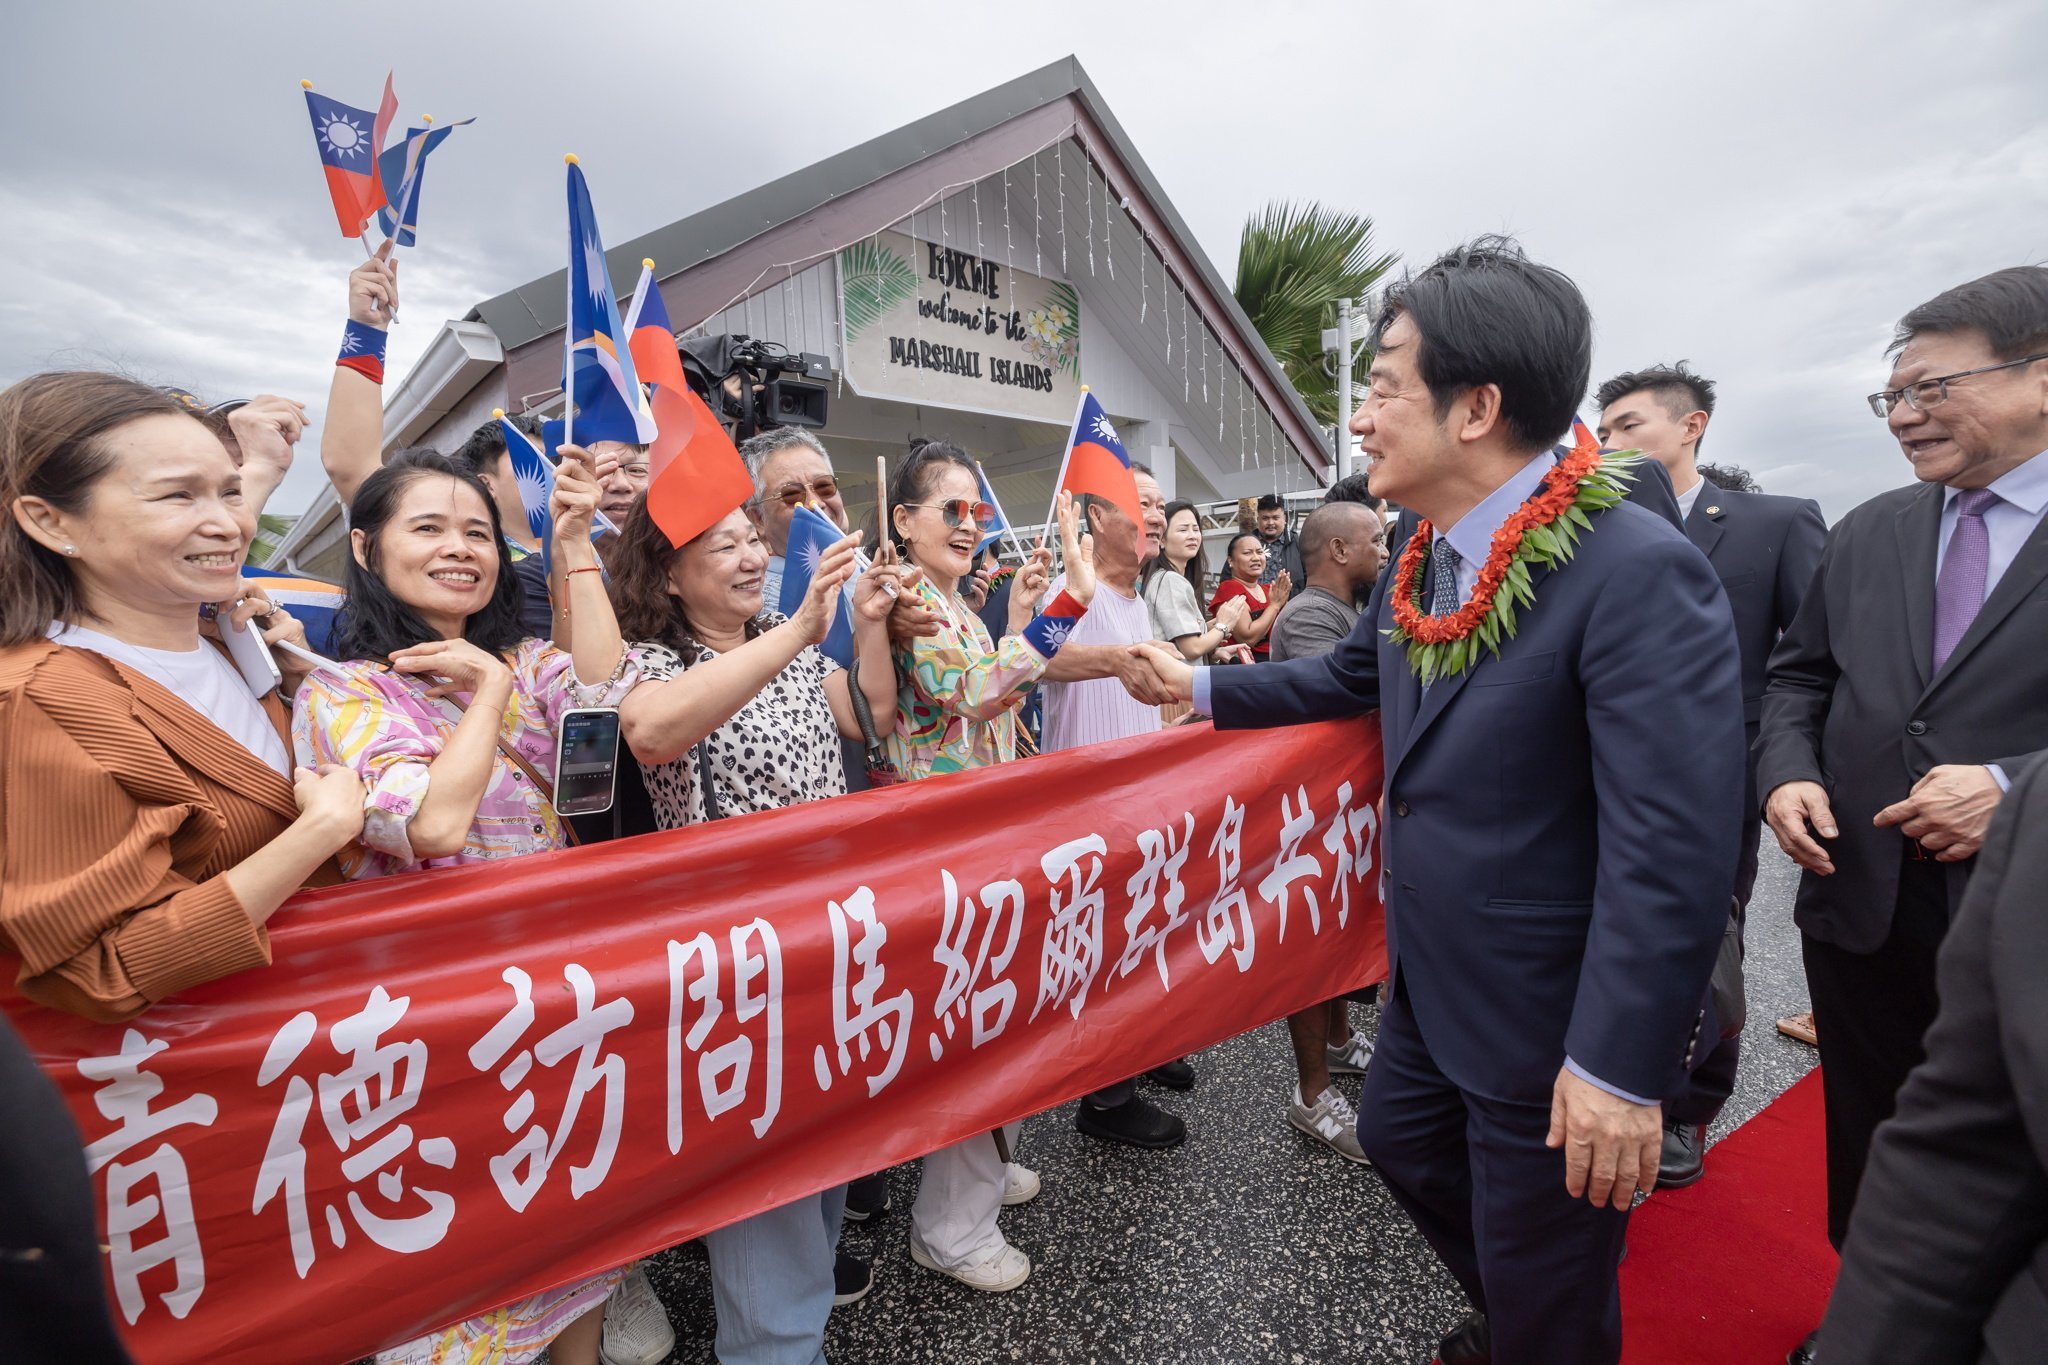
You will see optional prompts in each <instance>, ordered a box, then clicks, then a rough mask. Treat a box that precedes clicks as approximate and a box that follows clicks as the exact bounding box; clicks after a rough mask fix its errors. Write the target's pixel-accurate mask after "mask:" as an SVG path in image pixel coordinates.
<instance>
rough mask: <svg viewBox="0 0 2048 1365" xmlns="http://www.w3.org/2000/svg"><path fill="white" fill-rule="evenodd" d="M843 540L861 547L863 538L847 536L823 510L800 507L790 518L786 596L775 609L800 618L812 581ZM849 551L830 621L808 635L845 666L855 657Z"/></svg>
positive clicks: (784, 565) (784, 564)
mask: <svg viewBox="0 0 2048 1365" xmlns="http://www.w3.org/2000/svg"><path fill="white" fill-rule="evenodd" d="M842 544H848V545H850V546H853V547H858V545H859V544H860V538H859V537H858V536H854V537H851V538H849V537H847V536H846V535H845V534H844V533H842V532H841V531H840V529H839V528H838V527H837V526H834V525H833V524H832V522H831V520H830V519H829V518H828V517H826V516H825V515H824V514H823V513H820V512H818V511H817V510H815V509H813V508H810V507H798V508H797V509H796V511H795V512H794V513H792V514H791V516H790V519H789V543H788V548H787V549H786V550H785V551H784V553H783V561H782V600H781V601H779V602H777V603H775V604H774V606H775V609H776V610H777V611H780V612H781V613H782V614H783V615H784V616H787V617H788V618H790V619H791V620H792V621H794V620H796V619H797V617H798V616H799V615H801V614H802V613H803V611H804V610H805V608H806V604H807V602H808V600H809V598H810V594H811V584H812V582H813V581H814V580H815V579H816V578H818V577H819V576H820V574H821V571H822V570H823V568H824V566H825V565H826V563H827V560H828V556H830V555H831V553H832V552H833V551H834V550H835V549H836V548H838V547H839V546H840V545H842ZM846 553H847V560H846V573H845V574H842V575H841V576H840V579H839V584H838V587H837V588H836V589H835V593H836V596H835V597H834V598H833V601H834V602H835V603H836V604H837V605H836V606H835V607H834V609H833V611H832V614H831V616H830V618H829V620H830V624H829V625H828V626H826V627H825V629H824V630H823V631H822V632H820V633H819V634H817V635H815V636H812V635H806V638H807V639H815V640H816V641H817V642H818V646H819V648H821V649H823V650H824V651H825V653H827V654H829V655H830V656H831V657H832V658H834V659H836V660H838V661H839V663H840V665H841V666H842V667H844V666H845V665H846V664H848V663H850V662H851V661H852V659H853V617H852V613H851V611H850V610H849V609H848V607H847V603H846V594H845V592H844V588H845V586H846V580H847V578H849V577H851V576H852V573H853V571H854V560H853V550H852V549H851V548H849V549H848V550H847V552H846ZM819 610H821V611H822V610H823V608H822V607H820V608H819Z"/></svg>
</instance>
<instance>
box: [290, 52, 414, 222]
mask: <svg viewBox="0 0 2048 1365" xmlns="http://www.w3.org/2000/svg"><path fill="white" fill-rule="evenodd" d="M306 111H307V112H308V113H309V114H311V115H312V116H313V141H314V144H315V145H316V146H318V147H319V149H320V168H321V170H323V171H324V172H326V175H327V193H328V194H329V195H330V196H331V197H332V198H333V200H334V217H335V221H336V222H338V223H340V224H341V235H342V236H344V237H360V236H362V235H363V224H364V223H365V222H366V221H368V219H369V217H370V215H371V214H373V213H375V212H376V211H377V210H378V209H380V208H382V207H383V206H384V201H385V189H384V182H383V179H382V178H381V177H380V176H379V175H378V173H377V152H378V149H379V148H380V147H382V146H383V145H384V134H385V132H386V131H387V130H388V129H389V128H390V127H391V120H392V119H393V118H394V117H396V116H397V114H398V96H396V95H395V94H393V93H392V92H391V77H390V76H388V75H387V76H386V77H385V78H384V99H383V101H382V103H380V104H379V105H378V106H377V112H376V114H374V115H372V114H370V113H369V112H368V111H366V110H362V109H357V108H355V107H354V106H353V105H347V104H343V103H341V102H340V101H339V100H331V99H329V98H327V96H325V95H316V94H314V93H313V91H311V90H307V91H306Z"/></svg>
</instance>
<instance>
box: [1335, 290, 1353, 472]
mask: <svg viewBox="0 0 2048 1365" xmlns="http://www.w3.org/2000/svg"><path fill="white" fill-rule="evenodd" d="M1350 423H1351V300H1350V299H1339V300H1337V477H1338V478H1340V479H1348V478H1350V477H1351V429H1350Z"/></svg>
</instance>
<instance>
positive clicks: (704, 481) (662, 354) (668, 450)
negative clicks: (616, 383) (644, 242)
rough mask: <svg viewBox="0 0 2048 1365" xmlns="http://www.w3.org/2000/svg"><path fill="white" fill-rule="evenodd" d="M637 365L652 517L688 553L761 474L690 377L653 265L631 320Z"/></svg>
mask: <svg viewBox="0 0 2048 1365" xmlns="http://www.w3.org/2000/svg"><path fill="white" fill-rule="evenodd" d="M626 334H627V337H628V342H627V349H628V350H629V351H630V352H631V353H632V356H633V368H634V369H635V370H636V371H638V372H639V375H640V378H641V379H642V380H643V381H645V382H646V383H647V384H648V386H649V397H650V399H651V402H652V406H653V408H654V429H655V433H654V440H653V441H652V442H651V443H649V445H648V447H647V468H648V476H649V477H648V483H647V515H649V516H651V517H653V518H654V524H655V525H657V526H659V527H660V528H661V529H662V532H663V533H664V534H666V535H667V536H668V542H669V544H671V545H674V546H676V547H677V548H681V547H682V546H684V545H687V544H689V543H690V542H691V541H693V540H695V539H696V538H697V537H698V536H700V535H702V534H704V532H706V531H708V530H710V529H711V528H712V527H713V526H716V525H717V524H718V523H719V521H720V520H722V519H723V518H724V517H725V515H726V514H727V513H728V512H731V511H732V510H733V509H734V508H736V507H740V506H742V505H743V504H745V502H746V501H747V499H748V498H751V497H753V496H754V477H753V475H751V474H749V473H747V462H746V461H745V460H742V459H741V458H740V453H739V451H738V450H737V449H736V448H735V447H734V446H733V443H732V438H731V437H730V436H728V435H726V431H725V428H724V427H723V426H721V425H720V424H719V421H718V419H717V418H716V417H713V416H712V415H711V409H710V408H708V407H706V406H705V405H704V400H703V399H701V398H699V397H698V396H697V395H696V394H695V393H694V392H692V391H691V389H690V386H689V383H688V381H686V380H685V379H684V378H683V362H682V360H681V358H680V357H679V356H678V355H677V354H676V332H675V328H674V327H672V326H671V325H670V324H669V320H668V306H667V305H666V304H664V303H663V302H662V301H661V287H660V286H659V285H657V284H656V283H655V282H654V262H652V261H642V262H641V263H640V287H639V289H638V290H636V291H635V292H634V294H633V310H632V312H631V313H630V314H629V315H628V316H627V319H626Z"/></svg>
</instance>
